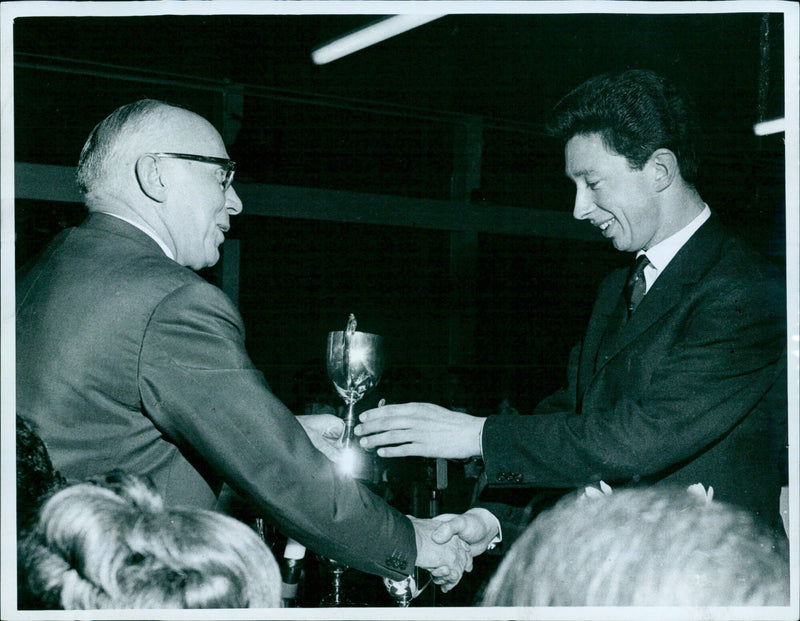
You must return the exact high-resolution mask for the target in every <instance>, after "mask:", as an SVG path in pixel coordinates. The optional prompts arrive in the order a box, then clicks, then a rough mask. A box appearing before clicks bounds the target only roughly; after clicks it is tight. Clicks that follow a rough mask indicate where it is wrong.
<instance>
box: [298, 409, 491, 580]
mask: <svg viewBox="0 0 800 621" xmlns="http://www.w3.org/2000/svg"><path fill="white" fill-rule="evenodd" d="M387 409H388V408H387ZM462 416H464V415H462ZM469 418H473V417H469ZM297 419H298V421H299V422H300V424H301V425H302V426H303V428H304V429H305V431H306V434H307V435H308V437H309V439H310V440H311V441H312V442H313V443H314V446H315V447H316V448H317V449H318V450H319V451H321V452H322V453H324V454H325V455H326V456H327V457H328V459H330V460H331V461H334V462H338V461H339V460H340V458H341V455H340V452H341V447H340V446H339V444H338V439H339V438H340V437H341V434H342V429H343V425H344V423H343V421H342V420H341V419H340V418H337V417H336V416H333V415H328V414H317V415H309V416H298V417H297ZM408 518H409V519H410V520H411V523H412V525H413V526H414V534H415V536H416V544H417V562H416V565H417V567H421V568H422V569H426V570H428V571H430V573H431V578H432V580H433V582H434V583H435V584H438V585H439V586H440V587H441V589H442V591H444V592H447V591H449V590H450V589H452V588H453V587H454V586H456V585H457V584H458V582H459V581H460V580H461V577H462V576H463V575H464V572H465V571H472V559H473V558H474V557H476V556H478V555H479V554H482V553H483V552H485V551H486V550H487V549H488V548H489V547H490V546H491V545H492V544H493V543H494V542H495V541H497V540H499V539H498V538H499V536H500V523H499V522H498V520H497V518H495V517H494V516H493V515H492V514H491V513H490V512H489V511H487V510H486V509H481V508H472V509H469V510H468V511H466V512H465V513H462V514H461V515H456V514H452V513H447V514H442V515H438V516H436V517H434V518H432V519H421V518H416V517H413V516H408Z"/></svg>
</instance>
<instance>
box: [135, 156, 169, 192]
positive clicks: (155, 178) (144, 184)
mask: <svg viewBox="0 0 800 621" xmlns="http://www.w3.org/2000/svg"><path fill="white" fill-rule="evenodd" d="M136 180H137V181H138V182H139V188H141V190H142V192H144V193H145V194H146V195H147V196H149V197H150V198H151V199H153V200H154V201H156V202H158V203H163V202H164V201H165V200H166V198H167V188H166V187H164V182H163V181H162V179H161V174H160V173H159V171H158V158H157V157H156V156H154V155H142V156H141V157H140V158H139V159H138V160H136Z"/></svg>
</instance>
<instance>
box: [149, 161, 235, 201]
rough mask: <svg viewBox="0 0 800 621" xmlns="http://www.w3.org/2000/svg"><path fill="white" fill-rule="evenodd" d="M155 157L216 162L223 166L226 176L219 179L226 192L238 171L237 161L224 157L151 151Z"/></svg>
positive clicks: (207, 162)
mask: <svg viewBox="0 0 800 621" xmlns="http://www.w3.org/2000/svg"><path fill="white" fill-rule="evenodd" d="M149 155H153V156H155V157H167V158H172V159H177V160H190V161H192V162H203V163H205V164H216V165H217V166H220V167H222V170H223V171H224V172H225V176H224V177H223V178H222V179H220V180H219V184H220V186H222V191H223V192H226V191H227V190H228V188H229V187H231V183H233V173H234V172H235V171H236V162H234V161H233V160H228V159H225V158H224V157H208V156H206V155H191V154H189V153H150V154H149Z"/></svg>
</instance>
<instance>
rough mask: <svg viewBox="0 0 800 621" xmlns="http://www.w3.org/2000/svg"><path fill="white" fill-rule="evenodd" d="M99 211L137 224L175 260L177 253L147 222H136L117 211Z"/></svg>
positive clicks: (138, 227)
mask: <svg viewBox="0 0 800 621" xmlns="http://www.w3.org/2000/svg"><path fill="white" fill-rule="evenodd" d="M98 213H104V214H106V215H107V216H113V217H115V218H119V219H120V220H122V221H124V222H127V223H128V224H130V225H131V226H135V227H136V228H137V229H139V230H140V231H141V232H142V233H145V234H146V235H147V236H148V237H150V238H152V239H153V241H154V242H156V243H157V244H158V245H159V246H160V247H161V250H163V251H164V254H165V255H167V256H168V257H169V258H170V259H172V260H173V261H174V260H175V255H174V254H172V250H170V249H169V246H167V244H165V243H164V240H162V239H161V238H160V237H159V236H158V235H156V232H155V231H154V230H153V229H151V228H150V227H149V226H147V225H146V224H143V223H139V222H134V221H133V220H129V219H128V218H125V217H124V216H120V215H117V214H115V213H109V212H107V211H100V212H98Z"/></svg>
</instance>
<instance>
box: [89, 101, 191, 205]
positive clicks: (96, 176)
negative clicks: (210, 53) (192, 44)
mask: <svg viewBox="0 0 800 621" xmlns="http://www.w3.org/2000/svg"><path fill="white" fill-rule="evenodd" d="M173 109H179V110H182V109H183V108H181V107H180V106H176V105H174V104H170V103H167V102H165V101H160V100H157V99H141V100H139V101H135V102H133V103H129V104H126V105H124V106H121V107H119V108H117V109H116V110H114V112H112V113H111V114H109V115H108V116H107V117H106V118H105V119H103V120H102V121H101V122H100V123H98V124H97V125H96V126H95V127H94V129H93V130H92V132H91V133H90V134H89V138H88V139H87V140H86V143H85V144H84V145H83V149H82V150H81V155H80V158H79V159H78V168H77V170H76V173H75V180H76V181H77V183H78V188H79V189H80V191H81V192H82V193H83V195H84V200H85V201H86V204H87V205H91V204H92V203H93V202H95V197H96V196H97V195H98V194H100V193H102V191H104V189H105V185H106V184H107V183H115V182H116V179H115V171H114V170H113V168H114V164H115V163H116V162H119V160H120V159H121V158H122V157H124V155H125V153H126V150H128V149H130V147H131V146H133V145H134V144H136V143H138V142H142V143H146V142H147V140H148V138H149V137H150V136H151V134H152V133H153V132H154V131H156V130H158V128H159V126H160V123H161V122H163V121H165V120H166V117H167V115H168V114H169V112H170V111H172V110H173Z"/></svg>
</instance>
